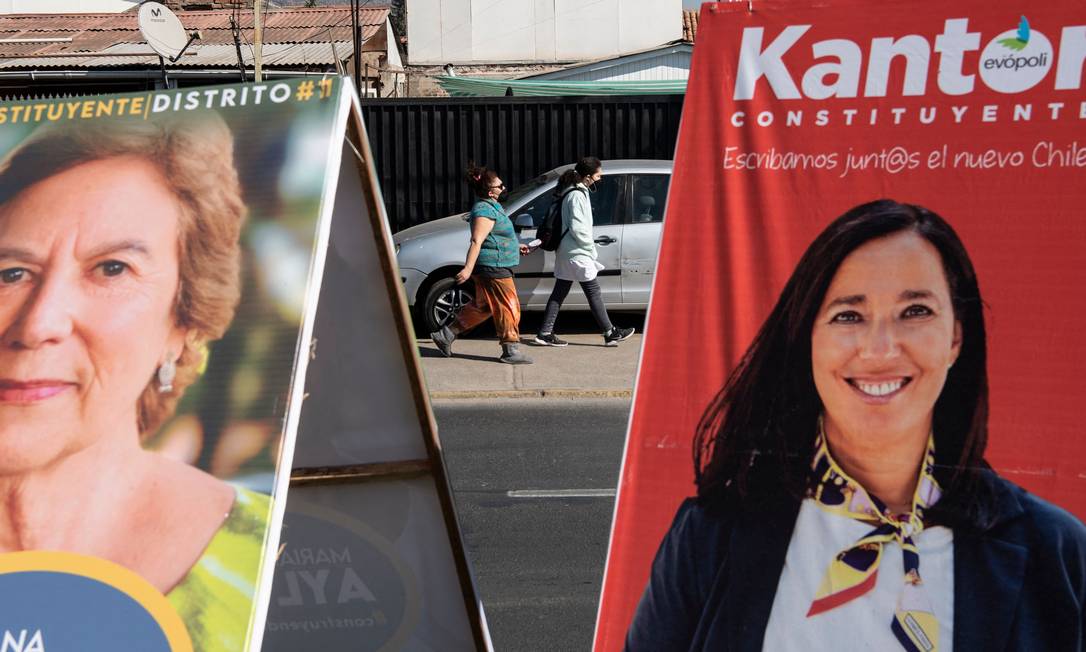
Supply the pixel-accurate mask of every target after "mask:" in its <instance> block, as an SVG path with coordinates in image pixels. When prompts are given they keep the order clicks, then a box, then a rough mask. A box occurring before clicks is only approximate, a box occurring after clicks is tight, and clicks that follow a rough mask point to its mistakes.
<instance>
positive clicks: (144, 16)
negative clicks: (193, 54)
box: [138, 2, 189, 61]
mask: <svg viewBox="0 0 1086 652" xmlns="http://www.w3.org/2000/svg"><path fill="white" fill-rule="evenodd" d="M138 20H139V26H140V33H141V34H143V38H144V40H146V41H147V45H150V46H151V49H152V50H154V51H155V52H157V53H158V54H159V55H161V56H163V57H166V58H167V59H169V60H170V61H176V60H177V58H178V57H179V56H180V55H181V52H182V51H183V50H184V49H185V47H186V46H188V44H189V37H188V34H186V33H185V26H184V25H182V24H181V19H180V18H178V17H177V14H175V13H173V12H172V11H170V8H169V7H167V6H166V5H164V4H162V3H161V2H144V3H143V4H141V5H140V10H139V18H138Z"/></svg>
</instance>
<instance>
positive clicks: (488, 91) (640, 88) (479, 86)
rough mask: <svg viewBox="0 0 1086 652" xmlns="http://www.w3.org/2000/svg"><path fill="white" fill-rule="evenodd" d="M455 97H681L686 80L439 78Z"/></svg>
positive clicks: (442, 85)
mask: <svg viewBox="0 0 1086 652" xmlns="http://www.w3.org/2000/svg"><path fill="white" fill-rule="evenodd" d="M437 81H438V83H439V84H440V85H441V88H443V89H445V92H446V93H448V94H449V95H451V96H453V97H488V96H489V97H494V96H502V95H508V89H510V88H511V89H513V95H682V94H684V93H686V80H685V79H668V80H645V81H537V80H533V79H479V78H478V77H444V76H441V77H437Z"/></svg>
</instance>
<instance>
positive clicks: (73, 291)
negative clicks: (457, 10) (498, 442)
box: [0, 77, 486, 652]
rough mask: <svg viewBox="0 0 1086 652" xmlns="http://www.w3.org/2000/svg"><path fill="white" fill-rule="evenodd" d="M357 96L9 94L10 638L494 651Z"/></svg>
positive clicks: (6, 376) (241, 89)
mask: <svg viewBox="0 0 1086 652" xmlns="http://www.w3.org/2000/svg"><path fill="white" fill-rule="evenodd" d="M356 102H357V100H356V96H355V93H354V90H353V89H352V88H351V85H350V82H349V81H348V80H341V79H338V78H335V77H323V78H308V79H305V78H303V79H292V80H276V81H273V82H270V83H264V84H243V85H231V86H216V87H208V88H196V89H182V90H168V91H157V92H148V93H138V94H125V95H104V96H96V97H88V98H65V99H55V100H29V101H23V102H13V103H5V104H2V105H0V297H2V298H0V332H2V334H3V335H2V337H3V345H2V350H0V494H2V499H0V504H2V505H3V507H2V508H0V512H2V514H0V649H3V650H5V652H7V651H8V650H10V651H11V652H45V651H46V650H48V651H49V652H56V651H58V650H59V651H65V650H87V649H103V650H104V649H125V650H147V651H149V652H153V651H156V650H173V651H175V652H177V651H188V650H195V651H208V652H210V651H212V650H214V651H219V650H223V651H231V650H237V651H242V650H259V649H304V648H309V647H315V646H316V645H317V644H314V643H309V642H305V641H308V640H309V639H308V638H303V639H300V640H289V641H288V640H287V639H284V638H283V637H284V636H285V635H287V634H294V633H297V632H298V631H299V630H305V631H307V632H309V636H310V637H312V636H314V635H315V634H314V630H316V629H317V628H320V627H323V628H325V629H328V628H331V627H332V625H330V624H329V623H335V622H339V623H345V625H344V626H345V627H349V628H351V635H352V640H353V641H354V643H353V647H349V648H348V647H347V646H346V644H345V643H343V642H342V641H341V642H340V644H339V646H338V647H337V646H336V645H335V644H334V643H332V642H330V641H328V640H326V639H320V644H319V645H320V647H322V648H324V649H329V650H335V649H374V650H378V649H390V647H389V646H390V645H391V646H392V647H395V645H396V644H402V643H404V642H410V641H414V640H415V639H416V638H418V637H419V636H426V637H429V640H431V641H434V640H437V637H438V636H441V635H445V634H447V635H448V640H451V641H454V642H455V645H454V646H453V647H451V648H446V649H480V648H482V647H485V640H486V634H485V625H484V624H483V619H482V615H481V610H480V609H479V608H478V605H477V601H476V600H475V598H474V592H473V589H472V587H471V583H470V574H469V572H468V570H467V566H466V560H465V559H464V556H463V550H462V547H461V545H460V543H459V534H458V532H457V530H456V526H455V524H456V521H455V517H454V515H453V514H452V505H451V499H450V498H449V495H448V488H447V483H446V482H445V479H444V475H443V473H444V471H443V466H442V463H441V458H440V454H439V449H438V447H437V446H436V436H435V434H434V428H433V422H432V416H431V415H430V413H429V407H428V404H427V403H426V399H425V395H424V394H423V392H422V388H421V381H420V380H419V375H418V363H417V360H416V359H415V358H414V357H413V353H412V351H411V350H410V349H408V348H407V347H406V346H405V344H404V343H405V342H406V337H407V333H408V332H409V331H408V330H407V324H406V322H405V321H404V319H403V317H402V313H403V311H404V309H403V307H402V299H401V297H400V294H399V292H398V288H397V285H396V280H397V279H396V277H395V275H394V271H393V264H392V263H391V260H392V258H391V254H390V251H391V244H390V238H389V235H388V231H387V226H386V224H385V220H384V215H383V209H382V208H381V206H382V204H381V200H380V190H379V188H377V185H376V182H375V180H374V175H373V170H372V161H371V159H370V158H369V153H368V146H367V144H366V138H365V131H364V126H363V125H362V124H361V121H360V120H359V118H358V108H357V104H356ZM359 295H364V296H365V297H366V298H368V299H369V300H370V304H369V305H367V307H366V308H363V309H362V310H361V311H358V310H356V309H355V308H354V307H353V306H354V303H355V301H356V300H357V299H358V296H359ZM348 323H349V324H350V328H349V329H348V328H344V325H345V324H348ZM374 351H376V353H374ZM344 379H351V381H350V382H340V381H343V380H344ZM360 396H361V397H363V398H359V397H360ZM366 396H370V397H372V399H368V398H365V397H366ZM376 400H380V401H383V403H377V402H375V401H376ZM342 406H349V407H347V408H343V407H342ZM344 412H346V413H349V417H344V419H337V418H336V417H335V416H332V415H333V414H341V413H344ZM405 461H406V462H405ZM299 466H311V467H312V466H319V467H320V468H319V469H312V468H310V469H309V470H308V471H307V470H306V469H300V470H299V468H298V467H299ZM345 468H346V470H345ZM292 476H294V482H293V483H294V484H299V483H301V484H304V485H306V486H299V487H296V488H295V489H293V490H291V493H290V495H289V496H288V489H289V488H290V487H291V485H292ZM299 478H300V479H299ZM388 478H392V479H393V480H391V481H390V480H388ZM295 494H298V495H297V496H295ZM377 496H380V497H379V498H378V497H377ZM375 506H380V509H377V508H376V507H375ZM390 511H394V512H395V515H394V517H393V520H394V521H395V520H396V519H399V520H398V521H396V522H395V523H392V524H389V523H388V519H389V518H390V515H389V512H390ZM401 521H405V522H401ZM333 574H334V577H332V576H331V575H333ZM333 586H334V589H333V588H332V587H333ZM326 595H330V596H332V597H331V599H327V598H326ZM435 600H436V601H445V602H443V603H442V606H441V608H434V607H433V601H435ZM333 605H334V606H333ZM269 606H272V609H273V610H274V609H288V610H289V609H290V608H294V611H293V612H292V614H291V617H286V616H284V615H283V614H282V612H279V611H276V612H275V613H276V614H278V615H276V616H275V619H272V620H269V611H268V610H269ZM299 609H301V610H302V611H304V610H305V609H309V611H308V612H306V613H305V614H304V618H303V617H298V613H299V612H298V610H299ZM431 609H432V611H433V612H432V613H431ZM310 620H314V621H315V620H320V621H321V624H318V625H311V624H309V621H310ZM303 621H305V623H306V624H304V625H299V624H298V623H301V622H303ZM427 627H429V628H430V630H435V629H436V630H440V631H436V632H435V631H429V630H426V628H427ZM441 628H443V629H441ZM424 630H426V631H425V632H424V634H420V633H419V632H420V631H424ZM314 640H315V639H314ZM359 641H370V643H368V644H363V647H362V648H359V647H358V646H359ZM415 649H427V648H425V647H418V646H417V647H416V648H415ZM431 649H437V647H432V648H431Z"/></svg>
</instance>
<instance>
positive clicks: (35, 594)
mask: <svg viewBox="0 0 1086 652" xmlns="http://www.w3.org/2000/svg"><path fill="white" fill-rule="evenodd" d="M97 650H103V651H105V650H133V651H135V650H138V651H139V652H182V651H184V652H189V651H191V650H192V645H191V643H190V642H189V639H188V634H187V632H186V631H185V629H184V625H183V623H181V620H180V617H179V616H178V615H177V614H176V612H174V611H173V609H172V607H170V605H169V602H168V601H167V600H166V598H165V596H163V595H162V594H161V593H158V592H157V591H155V589H154V588H153V587H152V586H151V585H150V584H149V583H147V582H146V581H145V580H143V579H142V578H140V577H139V576H138V575H136V574H135V573H132V572H131V571H129V570H127V569H125V568H123V567H121V566H118V565H116V564H113V563H111V562H107V561H105V560H102V559H95V558H91V557H82V556H80V555H73V554H69V553H55V552H20V553H10V554H6V555H0V651H3V652H88V651H97Z"/></svg>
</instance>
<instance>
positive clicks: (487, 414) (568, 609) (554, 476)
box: [434, 399, 630, 652]
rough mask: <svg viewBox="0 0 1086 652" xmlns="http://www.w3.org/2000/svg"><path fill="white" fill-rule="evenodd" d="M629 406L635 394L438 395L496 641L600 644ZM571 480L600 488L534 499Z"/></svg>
mask: <svg viewBox="0 0 1086 652" xmlns="http://www.w3.org/2000/svg"><path fill="white" fill-rule="evenodd" d="M629 408H630V404H629V401H628V400H626V399H609V400H583V399H581V400H573V399H531V400H527V399H522V400H489V401H466V400H454V401H438V402H436V403H435V405H434V412H435V414H436V416H437V422H438V428H439V430H440V435H441V440H442V445H443V446H444V448H445V459H446V464H447V466H448V468H449V476H450V481H451V483H452V485H453V494H454V496H455V499H456V507H457V512H458V516H459V518H460V526H461V529H462V531H463V534H464V539H465V544H466V546H467V549H468V555H469V558H470V559H471V562H472V564H473V566H474V570H475V575H476V580H477V583H478V589H479V592H480V597H481V598H482V601H483V606H484V608H485V610H486V614H487V620H488V621H489V624H490V633H491V637H492V638H493V641H494V648H495V650H498V651H500V652H529V651H536V650H538V651H546V652H554V651H566V650H570V651H574V652H576V651H581V650H589V649H590V648H591V644H592V633H593V627H594V625H595V619H596V607H597V602H598V600H599V591H600V583H601V581H602V577H603V565H604V561H605V558H606V556H607V540H608V537H609V535H610V527H611V515H612V510H613V508H614V497H613V490H614V487H615V485H616V482H617V479H618V472H619V466H620V464H621V458H622V446H623V441H624V438H625V433H626V421H627V419H628V416H629ZM569 490H577V491H576V492H575V493H594V494H597V495H593V496H590V497H572V496H568V495H564V496H560V497H522V496H534V495H538V493H539V492H540V491H542V492H554V491H559V492H562V491H564V492H567V493H568V492H569ZM584 490H589V491H587V492H585V491H584ZM592 490H595V491H592ZM601 490H602V491H601ZM510 492H512V494H511V493H510ZM598 494H603V495H598ZM545 495H546V494H545Z"/></svg>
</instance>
